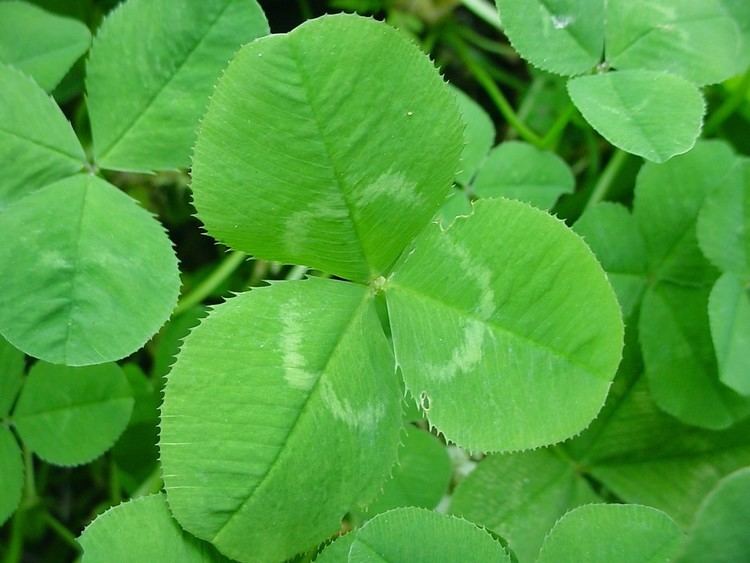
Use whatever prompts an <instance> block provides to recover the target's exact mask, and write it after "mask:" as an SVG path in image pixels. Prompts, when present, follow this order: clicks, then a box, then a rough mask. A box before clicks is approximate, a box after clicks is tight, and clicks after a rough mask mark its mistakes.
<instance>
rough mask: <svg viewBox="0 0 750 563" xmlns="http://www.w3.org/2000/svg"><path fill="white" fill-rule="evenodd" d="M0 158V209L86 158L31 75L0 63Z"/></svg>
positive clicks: (68, 172)
mask: <svg viewBox="0 0 750 563" xmlns="http://www.w3.org/2000/svg"><path fill="white" fill-rule="evenodd" d="M0 5H1V4H0ZM0 161H1V162H3V174H2V177H1V178H0V212H1V211H2V210H3V208H4V207H5V206H7V205H8V204H10V203H11V202H13V201H15V200H17V199H20V198H21V197H23V196H24V195H26V194H29V193H31V192H33V191H34V190H37V189H38V188H41V187H42V186H45V185H47V184H49V183H51V182H54V181H55V180H59V179H60V178H64V177H66V176H70V175H71V174H73V173H75V172H77V171H78V170H81V168H82V167H83V166H84V164H85V162H86V157H85V155H84V154H83V148H82V147H81V144H80V143H79V142H78V139H77V138H76V135H75V133H74V132H73V128H72V127H71V126H70V123H68V121H67V120H66V119H65V116H64V115H63V113H62V112H61V111H60V108H58V107H57V104H55V102H54V101H53V100H52V99H51V98H50V97H49V96H47V94H45V93H44V91H43V90H42V89H41V88H40V87H39V86H38V85H37V84H36V83H34V81H33V80H32V79H31V78H29V77H28V76H26V75H25V74H23V73H22V72H20V71H18V70H15V69H13V68H11V67H8V66H4V65H1V64H0ZM4 246H7V245H4Z"/></svg>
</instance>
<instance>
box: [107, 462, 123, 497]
mask: <svg viewBox="0 0 750 563" xmlns="http://www.w3.org/2000/svg"><path fill="white" fill-rule="evenodd" d="M109 501H110V502H111V503H112V505H113V506H114V505H117V504H120V503H121V502H122V491H121V489H120V476H119V475H118V473H117V464H116V463H115V460H114V459H113V458H112V457H110V459H109Z"/></svg>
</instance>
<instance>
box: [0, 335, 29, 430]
mask: <svg viewBox="0 0 750 563" xmlns="http://www.w3.org/2000/svg"><path fill="white" fill-rule="evenodd" d="M23 370H24V360H23V353H22V352H21V351H20V350H16V349H15V348H14V347H13V346H11V345H10V344H8V342H7V341H6V340H5V339H4V338H2V337H0V418H2V417H4V416H7V415H8V414H9V413H10V409H11V407H12V406H13V403H14V402H15V400H16V395H17V394H18V391H19V390H20V389H21V385H23Z"/></svg>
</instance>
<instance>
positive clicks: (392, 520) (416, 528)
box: [349, 508, 510, 563]
mask: <svg viewBox="0 0 750 563" xmlns="http://www.w3.org/2000/svg"><path fill="white" fill-rule="evenodd" d="M435 561H488V562H489V561H492V562H497V563H502V562H507V563H510V557H509V556H508V554H507V553H506V551H505V549H503V546H502V545H501V544H500V542H498V541H495V539H494V538H493V537H492V536H491V535H490V534H488V533H487V532H486V531H485V530H482V529H481V528H479V527H477V526H476V525H475V524H472V523H471V522H468V521H466V520H462V519H461V518H456V517H454V516H446V515H443V514H438V513H437V512H431V511H429V510H425V509H423V508H397V509H395V510H391V511H390V512H385V513H383V514H380V515H378V516H376V517H375V518H373V519H372V520H370V521H369V522H368V523H367V524H365V525H364V526H363V527H362V528H361V529H360V530H358V531H357V532H356V534H355V536H354V541H353V542H352V546H351V548H350V551H349V562H350V563H381V562H382V563H433V562H435Z"/></svg>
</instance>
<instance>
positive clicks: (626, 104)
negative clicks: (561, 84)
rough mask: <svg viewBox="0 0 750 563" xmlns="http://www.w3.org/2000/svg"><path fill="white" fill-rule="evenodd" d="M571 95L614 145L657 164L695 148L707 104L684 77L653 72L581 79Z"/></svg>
mask: <svg viewBox="0 0 750 563" xmlns="http://www.w3.org/2000/svg"><path fill="white" fill-rule="evenodd" d="M568 92H569V93H570V97H571V99H572V100H573V102H574V103H575V104H576V106H577V107H578V109H579V110H580V111H581V113H582V114H583V116H584V117H585V118H586V120H587V121H588V122H589V123H590V124H591V125H592V127H594V129H596V130H597V131H599V133H601V134H602V136H603V137H604V138H605V139H607V140H608V141H609V142H610V143H612V144H613V145H616V146H618V147H620V148H621V149H623V150H626V151H627V152H630V153H633V154H637V155H639V156H642V157H644V158H646V159H648V160H652V161H654V162H664V161H666V160H669V159H670V158H671V157H673V156H674V155H676V154H682V153H684V152H687V151H688V150H690V149H691V148H692V146H693V145H694V144H695V138H696V137H697V136H698V133H699V132H700V128H701V122H702V120H703V113H704V102H703V99H702V98H701V95H700V93H699V92H698V90H697V89H696V88H695V87H694V86H693V85H692V84H690V82H688V81H687V80H685V79H684V78H680V77H679V76H675V75H672V74H667V73H664V72H659V71H651V70H640V69H639V70H622V71H617V72H607V73H605V74H595V75H592V76H581V77H578V78H574V79H572V80H571V81H570V82H568Z"/></svg>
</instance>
